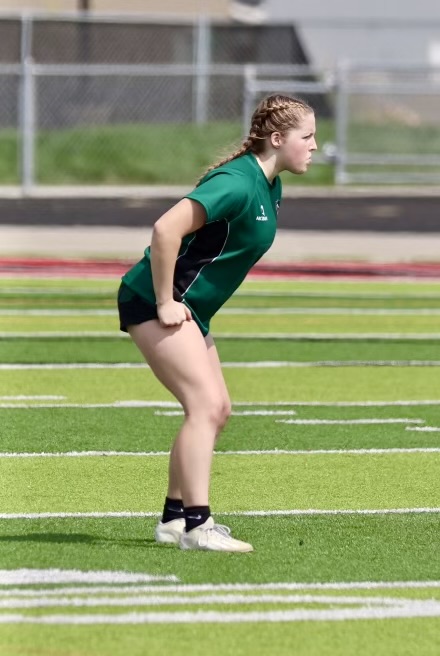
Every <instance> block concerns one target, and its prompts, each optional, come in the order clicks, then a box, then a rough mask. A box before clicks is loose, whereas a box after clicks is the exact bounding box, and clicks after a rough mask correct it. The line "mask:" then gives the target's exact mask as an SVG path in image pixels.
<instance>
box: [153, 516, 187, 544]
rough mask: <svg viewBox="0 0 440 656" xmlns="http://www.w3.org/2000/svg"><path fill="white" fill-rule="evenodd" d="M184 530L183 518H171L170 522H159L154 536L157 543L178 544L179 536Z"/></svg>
mask: <svg viewBox="0 0 440 656" xmlns="http://www.w3.org/2000/svg"><path fill="white" fill-rule="evenodd" d="M184 530H185V520H184V518H183V517H182V519H172V520H171V521H170V522H165V523H163V522H159V523H158V525H157V526H156V530H155V531H154V538H155V540H156V542H158V543H159V544H175V545H178V544H179V540H180V536H181V535H182V533H183V531H184Z"/></svg>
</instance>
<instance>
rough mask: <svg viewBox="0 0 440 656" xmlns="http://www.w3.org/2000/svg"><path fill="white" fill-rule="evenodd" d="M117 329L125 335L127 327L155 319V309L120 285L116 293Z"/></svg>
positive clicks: (125, 286)
mask: <svg viewBox="0 0 440 656" xmlns="http://www.w3.org/2000/svg"><path fill="white" fill-rule="evenodd" d="M118 310H119V328H120V330H122V332H124V333H127V332H128V330H127V327H128V326H133V325H136V324H139V323H144V321H151V319H157V318H158V317H157V308H156V306H155V305H152V304H151V303H148V301H145V300H144V299H143V298H141V297H140V296H139V295H138V294H136V292H133V291H132V290H131V289H130V288H129V287H127V285H124V283H121V286H120V287H119V292H118Z"/></svg>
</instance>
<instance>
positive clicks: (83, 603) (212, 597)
mask: <svg viewBox="0 0 440 656" xmlns="http://www.w3.org/2000/svg"><path fill="white" fill-rule="evenodd" d="M409 601H410V600H408V599H405V598H402V597H379V596H377V597H362V596H355V595H350V596H342V595H341V596H339V595H319V596H318V595H313V594H236V593H229V594H198V595H191V596H188V595H184V594H183V595H182V594H180V595H170V594H153V595H128V596H123V595H121V594H120V595H119V596H102V597H84V596H80V597H74V596H69V597H58V598H54V597H53V596H47V597H46V596H45V595H43V594H41V595H40V596H39V597H37V598H34V599H24V598H23V597H16V598H14V597H12V596H10V597H8V598H6V599H0V609H5V608H8V609H12V608H13V609H16V608H62V607H64V608H96V607H99V606H113V607H126V606H184V605H203V606H212V605H219V604H221V605H224V604H227V605H236V604H271V605H277V604H283V605H284V604H316V603H320V604H332V605H341V604H344V605H346V604H351V605H357V606H364V605H368V606H380V607H382V606H397V607H399V606H402V607H404V606H406V605H407V604H408V602H409ZM416 601H418V600H411V603H416ZM437 603H438V604H439V606H440V602H437Z"/></svg>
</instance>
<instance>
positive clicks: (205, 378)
mask: <svg viewBox="0 0 440 656" xmlns="http://www.w3.org/2000/svg"><path fill="white" fill-rule="evenodd" d="M129 332H130V335H131V337H132V338H133V341H134V342H135V344H136V345H137V346H138V348H139V350H140V351H141V352H142V354H143V355H144V357H145V359H146V360H147V362H148V364H149V365H150V367H151V369H152V371H153V372H154V374H155V375H156V377H157V378H158V379H159V380H160V381H161V382H162V384H163V385H164V386H165V387H166V388H167V389H168V390H169V391H170V392H171V393H172V394H173V395H174V396H175V397H176V399H177V400H178V401H179V402H180V403H181V404H182V406H183V409H184V412H185V420H184V422H183V425H182V427H181V429H180V431H179V433H178V435H177V437H176V440H175V442H174V445H173V449H172V455H171V458H170V469H169V474H170V481H169V488H168V496H170V497H172V498H180V494H181V497H182V500H183V503H184V505H185V506H187V507H188V506H207V505H209V480H210V472H211V461H212V452H213V448H214V442H215V438H216V436H217V435H218V433H219V431H220V430H221V428H222V427H223V426H224V424H225V423H226V421H227V418H228V416H229V412H230V404H229V398H228V396H227V391H226V385H225V383H224V380H223V376H222V374H221V369H220V364H219V362H218V356H217V352H216V349H215V346H214V344H213V341H212V339H211V338H209V339H208V340H207V342H206V341H205V339H204V338H203V336H202V334H201V332H200V330H199V328H198V327H197V325H196V324H195V322H193V321H191V322H184V323H183V324H182V325H181V326H178V327H175V328H163V327H162V326H161V325H160V323H159V322H158V321H148V322H145V323H142V324H139V325H136V326H130V328H129Z"/></svg>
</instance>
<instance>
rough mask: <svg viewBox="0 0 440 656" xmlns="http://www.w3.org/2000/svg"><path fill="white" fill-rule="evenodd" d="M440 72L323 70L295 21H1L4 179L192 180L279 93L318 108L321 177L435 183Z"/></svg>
mask: <svg viewBox="0 0 440 656" xmlns="http://www.w3.org/2000/svg"><path fill="white" fill-rule="evenodd" d="M4 44H7V45H6V46H5V45H4ZM439 78H440V71H437V72H436V70H435V69H430V70H422V69H415V68H413V69H408V68H401V69H395V68H394V69H389V70H385V69H379V68H377V67H376V68H371V67H370V68H365V67H364V68H360V67H359V66H353V67H351V68H350V67H339V68H338V69H335V70H315V69H313V67H312V66H311V65H310V63H309V62H308V60H307V57H306V54H305V51H304V48H303V45H302V43H301V40H300V39H299V38H298V33H297V30H296V29H294V27H293V26H292V25H264V26H242V25H237V24H216V23H208V22H207V21H206V20H205V19H201V20H199V21H198V22H197V23H196V24H192V23H188V24H174V23H172V22H169V23H167V24H162V23H161V24H159V23H156V24H152V23H141V22H139V20H131V21H130V20H126V21H121V20H119V21H118V22H117V23H116V22H114V21H111V20H110V19H108V20H104V19H100V20H97V19H87V20H86V19H83V20H79V19H76V20H74V19H73V18H69V19H67V18H66V19H65V20H60V19H47V18H30V17H25V18H23V19H22V20H21V21H20V20H12V19H11V20H8V21H3V22H1V21H0V184H3V185H5V184H8V185H11V184H16V185H18V184H20V185H21V186H22V188H23V190H24V191H25V192H29V191H31V190H32V189H33V187H34V186H35V185H38V184H40V185H41V184H44V185H60V184H64V185H93V184H137V185H139V184H189V183H191V182H194V179H195V178H197V177H198V175H199V174H200V173H201V172H202V171H203V170H204V169H205V168H206V167H207V166H208V165H209V164H210V163H211V162H212V160H213V158H215V155H216V154H219V155H220V156H221V155H222V154H224V153H223V152H221V151H222V149H223V151H224V150H226V149H229V148H230V147H235V145H236V144H237V143H238V142H239V141H240V140H241V139H242V137H243V136H244V135H245V134H246V132H247V129H248V122H249V117H250V113H251V111H252V109H253V107H254V106H255V104H256V102H257V101H258V100H259V99H260V98H261V97H262V96H263V95H266V94H268V93H272V92H286V93H290V94H293V95H297V96H300V97H303V98H305V99H306V100H307V101H308V102H310V104H311V105H312V106H313V107H315V109H316V111H317V114H318V118H319V122H318V125H319V132H318V138H319V142H320V145H321V151H322V153H321V154H320V155H318V156H317V158H314V160H315V162H316V166H314V167H312V169H311V171H315V170H316V167H317V170H318V171H319V169H320V167H321V170H323V171H325V172H326V173H325V174H324V176H323V177H322V178H319V176H320V174H319V173H318V174H315V173H312V174H311V175H315V176H317V180H318V181H319V180H324V181H325V182H332V181H333V177H334V176H335V179H336V181H337V182H338V183H350V182H358V181H360V182H388V181H392V182H405V181H407V180H412V181H421V182H430V181H435V180H436V179H438V168H440V162H439V161H438V156H437V153H438V152H440V149H439V147H438V146H439V140H438V130H439V125H438V124H439V121H440V113H439V112H438V107H439V104H438V101H439V93H440V80H439ZM323 145H324V148H322V146H323ZM325 175H326V176H327V177H325ZM436 176H437V178H436ZM307 177H308V178H309V175H308V176H307Z"/></svg>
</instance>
